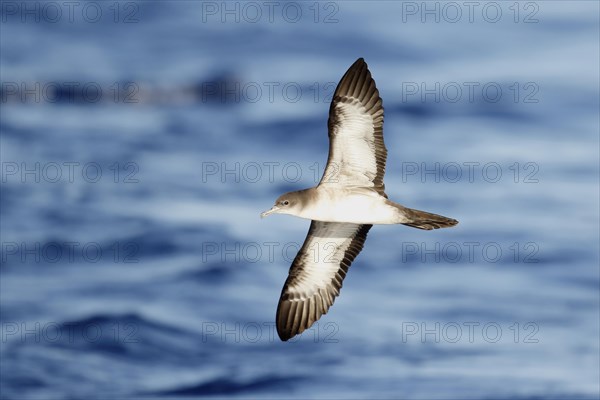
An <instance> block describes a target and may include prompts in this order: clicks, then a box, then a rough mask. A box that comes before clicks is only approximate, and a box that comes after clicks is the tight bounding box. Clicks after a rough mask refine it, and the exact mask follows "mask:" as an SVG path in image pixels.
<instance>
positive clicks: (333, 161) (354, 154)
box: [319, 58, 387, 197]
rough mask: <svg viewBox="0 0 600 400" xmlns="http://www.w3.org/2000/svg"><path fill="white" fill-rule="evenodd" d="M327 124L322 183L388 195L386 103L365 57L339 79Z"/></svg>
mask: <svg viewBox="0 0 600 400" xmlns="http://www.w3.org/2000/svg"><path fill="white" fill-rule="evenodd" d="M328 128H329V157H328V160H327V166H326V168H325V172H324V173H323V178H322V179H321V182H320V183H319V185H338V186H341V187H366V188H371V189H373V190H375V191H376V192H377V193H379V194H380V195H382V196H385V185H384V184H383V176H384V174H385V164H386V159H387V149H386V147H385V143H384V141H383V104H382V100H381V97H379V91H378V90H377V87H376V85H375V81H374V80H373V78H372V77H371V73H370V72H369V69H368V66H367V64H366V63H365V61H364V59H362V58H359V59H358V60H357V61H356V62H355V63H354V64H352V66H351V67H350V68H349V69H348V71H347V72H346V73H345V74H344V76H343V77H342V79H341V80H340V83H339V84H338V86H337V88H336V90H335V93H334V95H333V100H332V101H331V106H330V108H329V121H328ZM386 197H387V196H386Z"/></svg>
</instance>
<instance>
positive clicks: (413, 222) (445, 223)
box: [395, 204, 458, 230]
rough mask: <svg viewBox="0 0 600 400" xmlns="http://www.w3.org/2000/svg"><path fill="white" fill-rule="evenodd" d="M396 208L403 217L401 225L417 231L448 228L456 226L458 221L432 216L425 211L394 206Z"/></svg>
mask: <svg viewBox="0 0 600 400" xmlns="http://www.w3.org/2000/svg"><path fill="white" fill-rule="evenodd" d="M395 205H396V206H397V207H398V206H399V207H398V208H400V211H401V214H402V216H403V218H402V221H400V223H401V224H403V225H407V226H412V227H413V228H418V229H425V230H431V229H439V228H450V227H452V226H454V225H456V224H458V221H457V220H455V219H453V218H448V217H444V216H443V215H438V214H432V213H428V212H425V211H420V210H413V209H412V208H407V207H403V206H401V205H399V204H395Z"/></svg>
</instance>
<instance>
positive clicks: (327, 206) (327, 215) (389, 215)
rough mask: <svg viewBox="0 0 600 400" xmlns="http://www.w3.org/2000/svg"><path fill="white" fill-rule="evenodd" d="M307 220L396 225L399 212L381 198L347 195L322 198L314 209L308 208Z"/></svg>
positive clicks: (306, 212) (306, 211)
mask: <svg viewBox="0 0 600 400" xmlns="http://www.w3.org/2000/svg"><path fill="white" fill-rule="evenodd" d="M303 214H305V215H302V216H303V217H305V218H309V219H314V220H317V221H329V222H348V223H355V224H395V223H398V217H399V216H398V210H397V209H396V208H395V207H394V206H392V205H390V204H389V203H386V201H385V199H384V198H383V197H380V196H371V195H360V194H359V195H347V196H335V195H329V196H320V198H319V201H318V202H317V203H316V204H315V205H314V206H313V207H307V209H306V210H305V213H303Z"/></svg>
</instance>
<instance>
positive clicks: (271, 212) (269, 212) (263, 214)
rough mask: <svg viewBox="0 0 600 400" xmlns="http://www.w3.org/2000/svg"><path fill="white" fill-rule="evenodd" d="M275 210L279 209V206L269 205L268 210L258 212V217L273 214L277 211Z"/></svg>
mask: <svg viewBox="0 0 600 400" xmlns="http://www.w3.org/2000/svg"><path fill="white" fill-rule="evenodd" d="M277 210H279V207H277V206H273V207H271V209H270V210H268V211H265V212H264V213H262V214H260V217H261V218H264V217H266V216H268V215H270V214H273V213H274V212H277Z"/></svg>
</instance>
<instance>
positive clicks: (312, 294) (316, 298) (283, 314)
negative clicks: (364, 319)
mask: <svg viewBox="0 0 600 400" xmlns="http://www.w3.org/2000/svg"><path fill="white" fill-rule="evenodd" d="M371 226H372V225H359V224H347V223H337V222H321V221H312V222H311V225H310V229H309V231H308V235H307V237H306V240H305V241H304V244H303V245H302V248H301V249H300V251H299V252H298V254H297V255H296V258H295V259H294V261H293V263H292V266H291V267H290V272H289V276H288V278H287V280H286V282H285V285H284V287H283V290H282V292H281V297H280V298H279V305H278V306H277V317H276V321H277V333H278V334H279V337H280V338H281V340H288V339H290V338H292V337H293V336H295V335H298V334H300V333H302V332H303V331H305V330H306V329H308V328H310V327H311V326H312V325H313V324H314V323H315V322H316V321H317V320H318V319H319V318H321V316H322V315H323V314H325V313H327V310H329V307H331V305H332V304H333V302H334V300H335V298H336V297H337V296H338V295H339V294H340V289H341V288H342V283H343V281H344V278H345V277H346V273H347V272H348V268H349V267H350V265H351V264H352V261H354V259H355V258H356V256H357V255H358V254H359V253H360V251H361V250H362V248H363V245H364V243H365V240H366V237H367V233H368V232H369V229H371Z"/></svg>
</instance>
